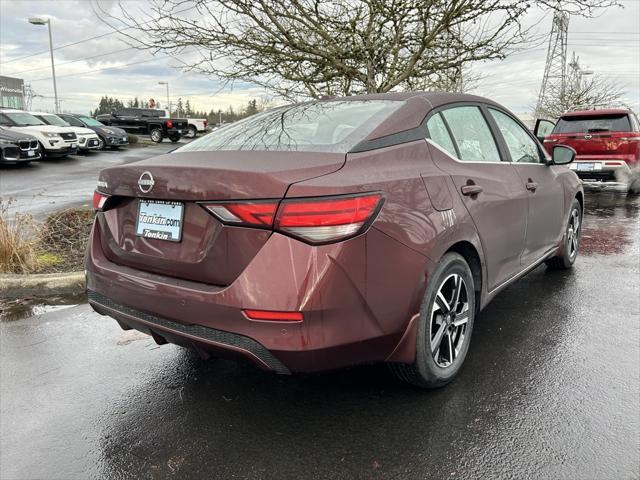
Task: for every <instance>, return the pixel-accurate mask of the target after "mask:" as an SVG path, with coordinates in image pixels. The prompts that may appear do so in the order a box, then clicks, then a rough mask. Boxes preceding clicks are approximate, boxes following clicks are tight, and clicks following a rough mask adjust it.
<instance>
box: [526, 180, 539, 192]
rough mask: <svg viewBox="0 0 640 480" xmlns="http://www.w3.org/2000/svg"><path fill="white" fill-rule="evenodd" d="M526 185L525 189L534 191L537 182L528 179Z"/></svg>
mask: <svg viewBox="0 0 640 480" xmlns="http://www.w3.org/2000/svg"><path fill="white" fill-rule="evenodd" d="M526 186H527V190H529V191H531V192H535V191H536V189H537V188H538V184H537V183H536V182H534V181H533V180H531V179H529V181H528V182H527V185H526Z"/></svg>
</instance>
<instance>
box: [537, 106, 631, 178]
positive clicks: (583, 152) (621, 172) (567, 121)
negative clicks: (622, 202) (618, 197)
mask: <svg viewBox="0 0 640 480" xmlns="http://www.w3.org/2000/svg"><path fill="white" fill-rule="evenodd" d="M550 123H551V122H549V121H547V120H539V121H538V124H537V125H536V136H538V137H541V133H542V131H543V130H544V129H545V128H546V129H547V131H549V130H550V125H549V124H550ZM551 124H552V123H551ZM542 136H543V137H544V147H545V148H546V150H547V152H549V153H551V151H552V149H553V147H554V146H555V145H568V146H570V147H572V148H574V149H575V150H576V152H577V156H576V161H575V162H574V163H573V164H572V165H570V166H569V168H571V169H572V170H575V172H576V173H577V175H578V176H579V177H580V178H584V179H595V180H615V181H619V182H626V181H627V179H628V178H629V174H630V173H631V170H632V169H635V168H638V167H640V163H639V162H640V124H639V123H638V118H637V117H636V115H635V114H634V113H633V112H632V111H630V110H627V109H608V110H583V111H576V112H568V113H565V114H564V115H562V117H560V120H558V123H556V124H555V126H553V130H552V131H551V133H550V134H549V135H548V136H544V135H542Z"/></svg>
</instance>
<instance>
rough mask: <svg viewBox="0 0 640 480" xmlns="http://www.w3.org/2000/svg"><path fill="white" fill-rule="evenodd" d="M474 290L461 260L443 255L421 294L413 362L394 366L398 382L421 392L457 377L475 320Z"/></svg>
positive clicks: (465, 265)
mask: <svg viewBox="0 0 640 480" xmlns="http://www.w3.org/2000/svg"><path fill="white" fill-rule="evenodd" d="M475 312H476V305H475V289H474V283H473V275H472V273H471V269H470V268H469V265H468V264H467V262H466V260H465V259H464V257H462V256H461V255H459V254H457V253H453V252H450V253H447V254H446V255H445V256H444V257H442V259H441V260H440V262H439V263H438V266H437V267H436V269H435V271H434V273H433V276H432V278H431V280H430V281H429V285H428V287H427V291H426V292H425V295H424V299H423V301H422V306H421V307H420V318H419V324H418V335H417V337H418V338H417V345H416V360H415V362H414V363H413V364H404V363H396V364H392V365H391V371H392V372H393V373H394V374H395V375H396V377H398V378H399V379H400V380H402V381H404V382H407V383H410V384H412V385H416V386H418V387H422V388H438V387H442V386H444V385H446V384H448V383H449V382H451V380H453V378H454V377H455V376H456V375H457V374H458V371H459V370H460V368H461V367H462V364H463V363H464V359H465V358H466V356H467V352H468V350H469V342H470V340H471V333H472V331H473V322H474V319H475Z"/></svg>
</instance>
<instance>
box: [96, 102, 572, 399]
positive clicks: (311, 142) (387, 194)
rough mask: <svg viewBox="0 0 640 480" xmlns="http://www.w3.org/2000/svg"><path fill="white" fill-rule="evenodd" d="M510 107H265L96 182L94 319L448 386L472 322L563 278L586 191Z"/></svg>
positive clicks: (285, 368)
mask: <svg viewBox="0 0 640 480" xmlns="http://www.w3.org/2000/svg"><path fill="white" fill-rule="evenodd" d="M574 156H575V151H573V150H572V149H571V148H569V147H566V146H557V147H556V148H555V149H554V150H553V154H552V156H551V157H549V156H547V154H546V153H545V152H544V149H543V148H542V146H541V145H540V144H539V143H538V141H537V140H536V138H535V137H533V136H532V135H531V133H530V132H529V131H528V129H527V128H526V127H525V126H524V125H523V124H522V123H521V122H520V121H519V120H518V119H517V118H516V117H515V116H514V115H513V114H511V113H510V112H509V111H508V110H506V109H505V108H503V107H501V106H500V105H498V104H496V103H493V102H491V101H489V100H487V99H484V98H480V97H475V96H470V95H462V94H446V93H399V94H380V95H367V96H354V97H347V98H336V99H331V100H322V101H315V102H310V103H304V104H298V105H290V106H286V107H281V108H277V109H274V110H270V111H268V112H265V113H261V114H258V115H255V116H252V117H250V118H247V119H245V120H243V121H240V122H237V123H234V124H232V125H229V126H227V127H225V128H223V129H220V130H217V131H215V132H214V133H212V134H210V135H207V136H205V137H202V138H200V139H198V140H195V141H193V142H191V143H189V144H187V145H185V146H183V147H180V148H178V149H177V150H174V151H173V152H171V153H169V154H166V155H161V156H159V157H156V158H152V159H149V160H145V161H143V162H139V163H135V164H130V165H124V166H118V167H110V168H107V169H105V170H103V171H102V172H101V173H100V179H99V182H98V189H97V191H96V192H95V195H94V206H95V208H96V209H97V210H98V214H97V217H96V221H95V224H94V227H93V231H92V234H91V239H90V242H89V251H88V257H87V287H88V291H89V300H90V303H91V305H92V306H93V308H94V309H95V310H96V311H97V312H99V313H101V314H105V315H109V316H111V317H113V318H115V319H116V320H117V321H118V322H119V323H120V325H121V326H122V328H124V329H130V328H135V329H138V330H141V331H144V332H147V333H149V334H151V335H152V336H153V338H154V339H155V341H156V342H158V343H159V344H163V343H166V342H172V343H176V344H179V345H183V346H187V347H191V348H194V349H195V350H197V351H198V352H199V353H200V354H201V355H202V356H203V357H205V358H206V357H209V356H232V357H239V358H244V359H247V360H249V361H251V362H253V363H254V364H256V365H257V366H259V367H261V368H264V369H267V370H271V371H274V372H277V373H291V372H311V371H320V370H327V369H334V368H339V367H344V366H347V365H354V364H358V363H363V362H387V363H389V364H391V365H392V369H393V371H394V372H396V374H397V375H398V376H399V377H400V378H401V379H403V380H406V381H408V382H411V383H413V384H416V385H419V386H423V387H437V386H441V385H444V384H446V383H447V382H449V381H450V380H451V379H452V378H453V377H454V376H455V375H456V373H457V372H458V370H459V369H460V367H461V365H462V363H463V362H464V359H465V357H466V355H467V351H468V349H469V341H470V338H471V333H472V330H473V322H474V319H475V317H476V315H477V314H478V312H479V311H480V310H481V309H482V308H483V307H484V306H485V305H487V303H488V302H489V301H490V300H491V299H492V298H493V297H494V296H495V295H496V293H497V292H499V291H500V290H501V289H502V288H504V287H505V286H507V285H509V284H510V283H511V282H513V281H515V280H516V279H518V278H519V277H521V276H522V275H524V274H525V273H527V272H528V271H530V270H531V269H533V268H534V267H536V266H537V265H540V264H541V263H543V262H545V263H546V264H547V265H548V266H550V267H554V268H569V267H571V265H572V264H573V263H574V261H575V259H576V256H577V253H578V243H579V240H580V227H581V221H582V208H583V192H582V188H581V186H580V182H579V180H578V178H577V177H576V175H575V173H573V172H571V171H570V170H569V169H568V168H566V167H565V166H564V165H565V164H568V163H570V162H571V161H572V160H573V158H574Z"/></svg>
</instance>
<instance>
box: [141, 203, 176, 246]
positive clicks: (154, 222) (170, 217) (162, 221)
mask: <svg viewBox="0 0 640 480" xmlns="http://www.w3.org/2000/svg"><path fill="white" fill-rule="evenodd" d="M183 216H184V204H183V203H182V202H170V201H164V200H146V199H140V200H139V203H138V217H137V220H136V235H137V236H139V237H145V238H156V239H158V240H167V241H169V242H179V241H180V240H181V239H182V220H183Z"/></svg>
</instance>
